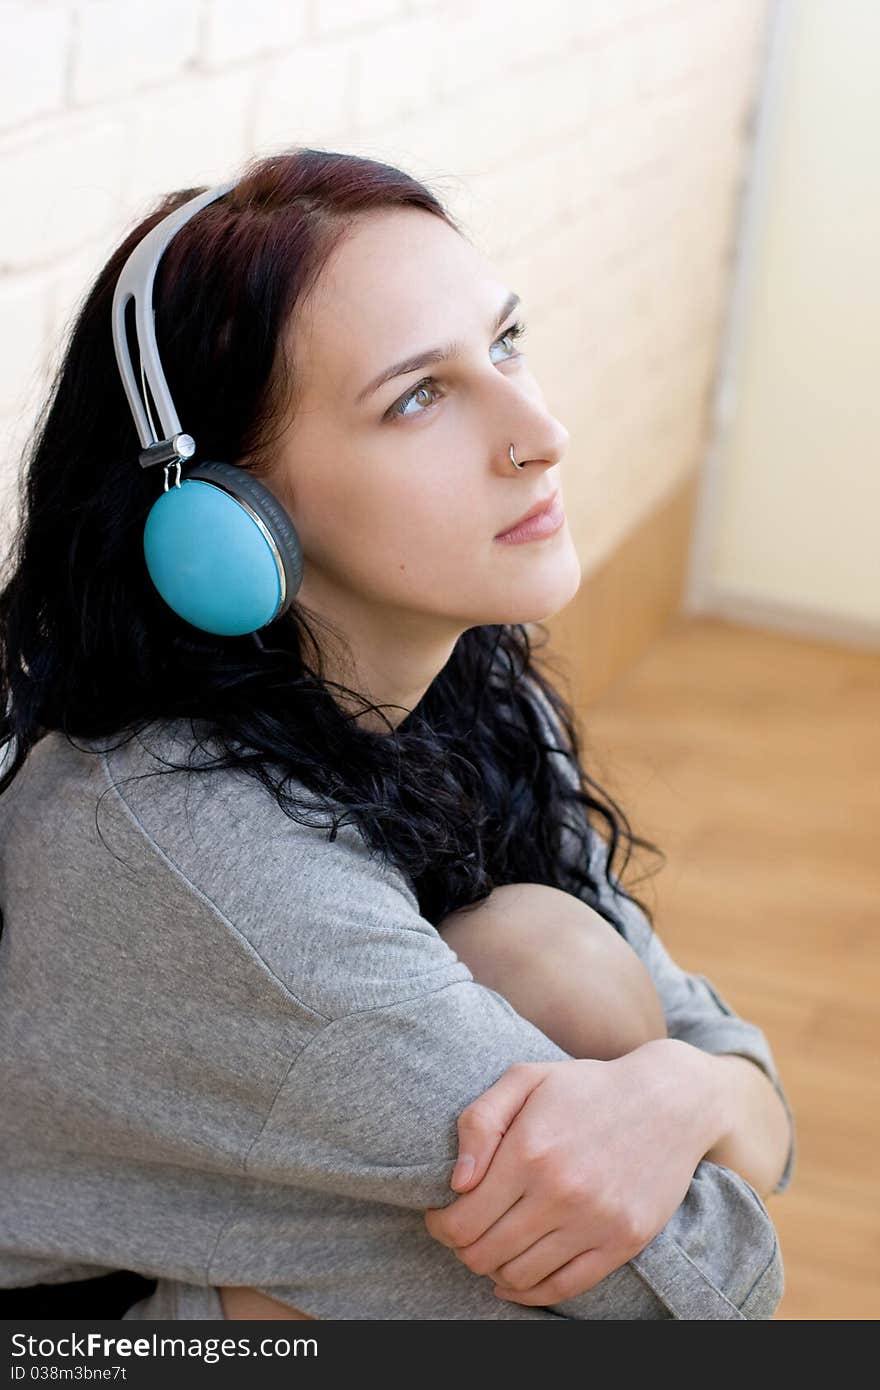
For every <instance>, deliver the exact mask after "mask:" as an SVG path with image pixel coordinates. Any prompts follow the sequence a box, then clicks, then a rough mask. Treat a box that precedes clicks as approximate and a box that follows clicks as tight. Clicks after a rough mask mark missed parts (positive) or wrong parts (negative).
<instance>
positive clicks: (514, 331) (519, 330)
mask: <svg viewBox="0 0 880 1390" xmlns="http://www.w3.org/2000/svg"><path fill="white" fill-rule="evenodd" d="M525 331H526V326H525V323H523V321H522V320H521V319H517V321H516V323H514V324H512V325H511V326H510V328H506V329H505V330H504V332H503V333H502V334H501V337H500V338H496V339H495V342H494V343H493V344H492V346H493V348H494V347H497V346H498V344H499V343H504V342H508V343H509V344H510V348H511V352H510V354H509V355H508V357H507V358H506V359H504V360H506V361H513V360H514V358H516V357H520V356H522V354H521V353H519V352H514V351H513V345H514V343H516V341H517V340H518V339H519V338H522V336H523V334H524V333H525ZM423 391H424V392H425V393H426V394H427V393H429V392H430V393H433V395H435V396H437V394H438V393H437V388H436V386H435V383H434V378H433V377H430V376H426V377H424V378H423V379H422V380H421V381H420V382H418V383H417V384H416V385H415V386H413V387H412V389H411V390H409V391H407V393H406V395H405V396H401V397H400V399H399V400H398V401H395V403H394V405H392V406H389V408H388V410H386V412H385V417H384V418H385V419H386V420H393V419H394V418H395V417H396V416H397V417H400V418H402V419H411V418H412V416H413V414H415V415H427V413H428V411H429V410H432V409H433V407H434V405H435V404H436V401H429V402H428V404H427V405H426V406H425V408H424V410H417V411H414V412H413V411H408V410H407V406H408V405H409V403H410V401H414V400H415V399H416V397H417V396H420V395H421V394H422V392H423Z"/></svg>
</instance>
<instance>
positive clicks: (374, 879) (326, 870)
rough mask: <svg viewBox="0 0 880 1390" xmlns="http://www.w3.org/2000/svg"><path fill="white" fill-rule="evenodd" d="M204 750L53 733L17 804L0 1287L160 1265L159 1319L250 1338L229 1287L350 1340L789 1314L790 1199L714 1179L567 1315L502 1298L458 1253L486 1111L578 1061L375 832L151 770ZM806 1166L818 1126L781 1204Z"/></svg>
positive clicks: (7, 865) (143, 1304)
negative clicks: (484, 977)
mask: <svg viewBox="0 0 880 1390" xmlns="http://www.w3.org/2000/svg"><path fill="white" fill-rule="evenodd" d="M189 734H190V730H189V725H188V723H182V722H178V723H172V722H169V723H166V724H164V725H162V726H160V727H158V728H156V727H154V728H152V729H151V730H150V731H148V732H147V733H145V734H144V735H143V740H141V739H137V738H135V739H134V740H132V741H131V742H130V743H128V744H126V745H123V746H122V747H120V748H119V749H117V750H115V751H110V752H107V753H106V754H99V755H97V756H96V755H95V753H94V752H83V751H81V750H79V749H77V748H75V747H72V746H71V745H70V744H69V743H68V741H67V740H66V739H65V738H64V736H63V735H62V734H60V733H57V732H52V733H49V734H47V735H46V736H45V737H44V738H43V739H42V740H41V741H40V742H39V743H38V744H37V745H36V747H35V748H34V749H32V751H31V753H30V755H29V757H28V759H27V762H26V763H25V766H24V767H23V768H22V770H21V771H20V772H19V774H18V776H17V778H16V779H15V781H14V782H13V784H12V786H11V787H10V788H9V789H8V790H7V792H6V793H5V794H4V795H3V796H2V797H0V905H2V910H3V916H4V922H5V926H4V930H3V935H2V938H0V1170H2V1181H0V1288H3V1287H6V1288H9V1287H16V1286H24V1285H29V1284H34V1283H55V1282H63V1281H67V1280H77V1279H85V1278H89V1277H92V1276H97V1275H101V1274H104V1273H107V1272H108V1271H110V1270H115V1269H130V1270H134V1271H137V1272H138V1273H141V1274H143V1275H145V1276H147V1277H148V1278H155V1279H157V1280H158V1284H157V1287H156V1291H155V1293H154V1294H153V1295H151V1296H150V1297H148V1298H146V1299H142V1300H141V1301H140V1302H139V1303H137V1304H135V1306H134V1307H133V1308H132V1309H130V1310H129V1312H128V1313H127V1314H126V1315H125V1316H126V1318H132V1319H134V1318H145V1319H156V1318H177V1319H196V1318H222V1316H223V1313H222V1308H221V1306H220V1301H219V1296H218V1294H217V1286H222V1285H226V1284H233V1285H248V1286H251V1287H254V1288H256V1289H258V1290H259V1291H260V1292H263V1293H266V1294H268V1295H269V1296H271V1297H272V1298H276V1299H278V1300H280V1301H281V1302H282V1303H287V1304H288V1305H290V1306H293V1307H297V1308H300V1309H302V1310H303V1311H304V1312H306V1313H309V1314H311V1315H313V1316H315V1317H317V1318H322V1319H325V1318H346V1319H365V1318H378V1319H418V1318H430V1319H458V1318H463V1319H473V1318H477V1319H483V1318H487V1319H499V1320H502V1319H538V1318H540V1319H547V1318H552V1317H559V1316H562V1317H567V1318H576V1319H582V1318H584V1319H586V1318H602V1319H620V1318H635V1319H642V1318H696V1319H707V1318H708V1319H714V1318H771V1317H772V1316H773V1312H774V1309H775V1308H776V1306H777V1305H778V1303H779V1300H780V1298H781V1296H782V1291H783V1270H782V1263H781V1258H780V1251H779V1245H778V1241H777V1237H776V1233H775V1230H774V1227H773V1224H772V1222H771V1220H770V1217H769V1215H768V1213H767V1209H766V1207H765V1205H764V1203H763V1202H762V1201H761V1199H760V1197H759V1196H758V1194H757V1193H756V1192H755V1190H754V1189H753V1188H752V1187H751V1186H750V1184H749V1183H748V1182H746V1181H745V1180H744V1179H743V1178H742V1177H740V1176H739V1175H738V1174H737V1173H735V1172H734V1171H733V1170H731V1169H729V1168H727V1167H724V1166H721V1165H718V1164H715V1163H710V1162H707V1161H705V1160H704V1161H702V1162H701V1163H700V1164H699V1165H698V1167H697V1169H696V1172H695V1173H694V1176H693V1179H692V1182H691V1184H690V1187H689V1190H688V1193H687V1195H686V1197H685V1199H684V1201H683V1202H682V1204H681V1206H680V1207H679V1208H678V1209H677V1210H676V1212H675V1213H674V1214H673V1216H672V1218H671V1219H670V1221H669V1222H668V1223H667V1225H666V1226H665V1227H664V1229H663V1230H662V1231H661V1232H660V1233H659V1234H658V1235H657V1236H655V1238H654V1239H653V1240H652V1241H651V1242H650V1244H649V1245H647V1246H646V1247H645V1249H644V1250H642V1251H641V1252H640V1253H639V1254H638V1255H637V1256H635V1257H634V1258H633V1259H632V1260H630V1261H629V1262H628V1263H627V1264H625V1265H622V1266H621V1267H620V1268H619V1269H616V1270H614V1271H613V1272H612V1273H611V1274H610V1275H608V1276H607V1277H606V1278H605V1279H603V1280H602V1281H601V1283H599V1284H598V1285H596V1286H595V1287H594V1288H592V1289H589V1290H587V1291H586V1292H585V1293H582V1294H579V1295H577V1296H576V1297H572V1298H569V1299H567V1300H565V1301H564V1302H560V1303H556V1304H553V1305H552V1306H548V1307H526V1306H522V1305H520V1304H514V1303H507V1302H504V1301H502V1300H500V1299H497V1298H496V1297H495V1296H494V1294H493V1292H492V1285H493V1281H492V1279H491V1278H489V1277H488V1276H481V1275H476V1274H474V1273H473V1272H472V1271H470V1270H469V1269H468V1268H467V1267H466V1266H465V1265H464V1264H463V1263H462V1262H461V1261H460V1260H459V1259H458V1258H457V1257H456V1255H455V1254H454V1253H453V1252H452V1251H451V1250H449V1249H447V1248H446V1247H445V1246H443V1245H441V1244H440V1243H439V1242H438V1241H435V1240H434V1239H433V1238H432V1237H431V1236H430V1235H429V1233H428V1231H427V1229H426V1227H425V1224H424V1210H425V1208H426V1207H429V1206H437V1207H439V1206H445V1205H447V1204H448V1203H450V1202H451V1201H454V1200H455V1197H456V1194H455V1192H454V1191H453V1189H452V1188H451V1187H450V1185H449V1182H450V1178H451V1175H452V1170H453V1168H454V1166H455V1161H456V1157H457V1153H458V1135H457V1128H456V1121H457V1118H458V1116H459V1114H460V1113H461V1111H462V1110H463V1109H464V1108H465V1106H467V1105H468V1104H469V1103H470V1102H471V1101H472V1100H474V1099H475V1098H476V1097H477V1096H479V1095H481V1094H482V1092H483V1091H485V1090H486V1089H487V1088H488V1087H489V1086H491V1085H492V1084H493V1082H495V1081H496V1080H497V1079H498V1078H499V1077H500V1076H501V1075H502V1073H503V1072H504V1071H506V1069H507V1068H508V1067H510V1066H511V1065H512V1064H513V1063H514V1062H542V1061H562V1060H565V1059H566V1058H567V1057H568V1055H569V1054H568V1053H566V1052H564V1051H563V1050H562V1049H561V1048H560V1047H558V1046H557V1045H556V1044H555V1043H554V1042H553V1041H552V1040H551V1039H550V1038H548V1037H547V1036H546V1035H545V1034H544V1033H542V1032H541V1031H539V1029H538V1028H536V1027H535V1026H534V1025H533V1024H532V1023H530V1022H529V1021H528V1020H527V1019H525V1018H523V1017H522V1016H521V1015H519V1014H518V1013H517V1012H516V1011H515V1010H514V1009H513V1008H512V1007H511V1005H510V1004H509V1003H508V1002H507V1001H506V1000H505V999H504V998H503V997H502V996H501V995H500V994H498V993H496V992H495V991H494V990H492V989H489V988H486V987H484V986H482V985H480V984H478V983H476V982H475V980H474V978H473V976H472V975H471V973H470V971H469V970H468V968H467V967H466V966H465V964H464V962H463V961H461V960H459V958H458V956H457V955H456V954H455V952H454V951H453V950H452V949H451V947H449V946H447V945H446V943H445V942H444V940H443V938H442V937H441V935H440V934H439V933H438V932H437V931H436V930H435V928H434V927H433V926H432V925H431V924H430V923H429V922H428V921H427V919H426V918H424V917H423V916H422V915H421V914H420V912H419V907H418V902H417V899H416V896H415V893H414V891H413V886H412V884H411V882H410V881H409V880H408V879H407V878H406V877H405V876H404V875H402V874H401V873H400V872H399V871H398V870H397V869H395V868H393V867H390V866H385V865H380V864H378V863H377V862H376V860H375V859H373V858H371V857H370V855H369V852H368V848H367V845H366V842H365V841H364V839H363V837H362V836H361V834H360V832H359V831H358V830H357V829H356V828H355V827H352V826H349V827H343V828H342V829H341V830H340V831H339V834H338V837H337V839H336V840H335V842H333V843H330V842H329V841H328V839H327V837H326V836H327V832H326V831H325V830H321V829H318V828H308V827H305V826H302V825H300V824H299V823H297V822H295V821H292V820H290V819H289V818H288V817H286V816H285V815H284V813H283V812H282V811H281V810H280V808H279V807H278V806H277V804H276V803H275V801H274V799H273V798H272V796H271V794H270V793H269V792H268V791H267V790H266V789H265V788H264V787H262V786H261V784H259V783H258V782H256V781H255V780H254V779H252V778H250V777H248V776H247V775H245V774H244V773H241V772H240V771H221V772H211V773H207V774H205V773H199V774H188V773H185V772H183V773H181V772H172V773H168V772H162V773H161V775H158V776H152V777H148V778H147V779H146V780H143V781H128V780H126V779H128V778H133V777H135V776H137V775H138V774H140V773H144V772H150V771H157V770H160V769H162V768H163V767H164V763H163V761H162V758H163V757H166V756H173V757H174V758H175V760H183V758H184V757H185V754H186V752H187V751H188V741H189ZM78 741H79V742H83V743H84V742H85V741H84V740H78ZM111 742H113V740H111V739H107V740H103V741H100V740H98V741H95V743H94V744H93V745H92V746H93V747H94V748H96V749H97V748H100V747H101V746H103V745H104V744H108V743H111ZM96 820H97V824H96ZM98 827H100V834H99V830H98ZM102 837H103V838H102ZM594 854H595V856H596V858H595V860H594V867H596V868H598V864H599V862H600V859H601V856H604V854H605V846H604V845H603V844H602V842H601V841H600V839H599V837H598V836H594ZM600 881H601V874H600ZM603 891H604V888H603ZM614 906H615V908H616V910H617V911H618V912H620V911H622V912H623V914H624V925H625V935H626V939H627V940H628V941H629V942H630V944H631V945H632V947H633V948H634V949H635V950H636V951H637V952H638V954H639V955H640V956H641V958H642V959H643V961H644V962H645V965H646V967H647V968H648V970H649V972H650V974H651V976H652V978H653V980H654V983H655V985H656V988H657V990H658V992H659V994H660V997H661V999H662V1001H663V1005H664V1009H665V1014H666V1020H667V1026H668V1030H669V1034H670V1036H672V1037H677V1038H683V1039H685V1040H686V1041H687V1042H689V1043H692V1044H694V1045H695V1046H697V1047H700V1048H703V1049H705V1050H706V1051H708V1052H714V1053H725V1052H736V1053H740V1054H741V1055H743V1056H745V1057H748V1058H751V1059H752V1060H753V1061H754V1062H755V1063H756V1064H757V1066H758V1067H760V1068H761V1069H762V1070H763V1071H764V1072H765V1073H766V1074H767V1076H769V1077H770V1079H771V1080H772V1082H773V1084H774V1086H775V1087H776V1089H777V1091H778V1093H779V1095H780V1096H781V1098H782V1099H783V1102H784V1104H785V1107H786V1110H787V1112H788V1114H789V1118H790V1120H791V1118H792V1117H791V1110H790V1107H789V1104H788V1100H787V1098H786V1096H785V1093H784V1091H783V1089H782V1086H781V1083H780V1080H779V1076H778V1073H777V1069H776V1066H775V1064H774V1060H773V1057H772V1054H771V1051H770V1048H769V1046H768V1043H767V1040H766V1038H765V1036H764V1034H763V1033H762V1032H761V1030H760V1029H759V1028H758V1027H756V1026H755V1025H754V1024H751V1023H749V1022H747V1021H746V1020H744V1019H742V1018H740V1017H739V1016H738V1015H737V1014H736V1013H735V1012H734V1011H733V1009H732V1008H731V1007H730V1006H729V1005H728V1004H727V1003H726V1002H725V1001H724V1000H723V999H722V998H721V997H720V996H719V994H718V993H717V991H716V990H715V989H714V988H713V986H712V984H711V983H710V982H709V980H707V979H706V978H704V977H703V976H701V975H694V974H687V973H686V972H684V971H683V970H682V969H680V968H679V966H677V965H676V964H675V962H674V961H673V960H672V958H671V957H670V955H669V954H668V952H667V951H666V950H665V948H664V946H663V944H662V941H661V939H660V938H659V936H658V935H657V934H656V932H653V933H652V931H651V930H650V927H649V924H648V922H647V920H646V918H645V916H644V914H643V913H642V912H641V911H640V910H639V909H638V908H637V907H636V906H635V904H633V903H631V902H630V901H629V900H625V899H617V900H616V901H615V903H614ZM794 1149H795V1137H794V1126H793V1121H792V1135H791V1149H790V1152H789V1155H788V1162H787V1165H786V1170H785V1173H784V1174H783V1176H782V1178H781V1180H780V1182H779V1184H778V1185H777V1188H776V1191H777V1192H781V1191H783V1190H784V1189H785V1188H786V1187H787V1186H788V1184H789V1182H790V1180H791V1175H792V1169H793V1163H794Z"/></svg>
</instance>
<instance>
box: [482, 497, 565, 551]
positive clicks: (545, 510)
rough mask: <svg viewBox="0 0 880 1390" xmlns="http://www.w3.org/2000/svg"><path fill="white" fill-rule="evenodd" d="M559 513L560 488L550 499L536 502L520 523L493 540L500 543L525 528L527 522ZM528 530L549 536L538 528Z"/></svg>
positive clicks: (545, 498)
mask: <svg viewBox="0 0 880 1390" xmlns="http://www.w3.org/2000/svg"><path fill="white" fill-rule="evenodd" d="M557 511H561V503H560V500H559V489H558V488H557V489H556V490H555V492H552V493H551V494H550V496H549V497H542V498H541V500H540V501H539V502H536V503H535V504H534V506H532V507H530V508H529V510H528V511H527V512H524V513H523V515H522V516H521V517H520V518H519V520H518V521H515V522H514V523H513V525H512V526H509V527H508V528H507V530H506V531H499V532H498V534H497V535H496V536H495V537H494V538H493V539H494V540H496V541H500V540H503V539H504V538H505V537H507V536H511V537H512V536H513V534H514V532H518V531H519V530H520V528H521V527H525V526H526V523H527V522H538V521H539V520H543V518H544V517H545V516H549V515H550V514H551V513H552V514H553V515H554V516H555V514H556V512H557ZM560 524H561V521H560ZM528 529H529V531H531V530H532V529H534V530H535V534H536V535H541V534H549V532H546V531H544V530H543V529H541V528H538V527H537V526H536V527H534V528H531V527H530V528H528ZM554 529H556V528H554Z"/></svg>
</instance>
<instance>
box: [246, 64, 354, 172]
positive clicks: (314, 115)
mask: <svg viewBox="0 0 880 1390" xmlns="http://www.w3.org/2000/svg"><path fill="white" fill-rule="evenodd" d="M352 64H353V56H352V50H351V47H350V45H349V44H348V43H347V42H338V43H328V44H305V45H303V46H302V47H300V48H296V49H294V51H293V52H292V53H290V54H289V55H287V56H285V57H281V58H276V59H273V60H272V61H271V63H268V64H267V65H266V66H265V67H264V68H263V70H262V71H261V74H260V77H259V81H258V83H257V86H256V92H255V103H254V114H253V142H254V145H255V146H256V148H257V149H258V151H260V152H262V151H263V150H264V149H266V148H267V147H269V146H271V147H272V148H279V149H280V148H285V147H287V146H289V145H308V144H317V145H319V146H321V147H324V146H325V145H326V144H327V142H328V141H329V140H332V139H333V138H334V137H335V136H337V135H338V134H339V133H341V132H342V131H343V130H344V129H345V128H347V126H348V124H349V96H350V90H351V81H352Z"/></svg>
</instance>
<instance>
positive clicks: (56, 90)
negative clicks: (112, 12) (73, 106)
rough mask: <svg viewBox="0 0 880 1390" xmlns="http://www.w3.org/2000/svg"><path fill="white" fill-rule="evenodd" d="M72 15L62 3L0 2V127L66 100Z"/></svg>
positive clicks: (55, 107) (54, 107)
mask: <svg viewBox="0 0 880 1390" xmlns="http://www.w3.org/2000/svg"><path fill="white" fill-rule="evenodd" d="M71 29H72V17H71V15H70V13H69V11H68V10H66V9H64V8H63V7H62V6H60V5H40V6H37V5H34V4H33V3H31V4H25V3H18V4H16V3H10V0H6V3H5V4H4V6H3V42H2V44H0V127H2V126H12V125H16V124H19V123H21V122H23V121H28V120H31V119H32V118H33V117H35V116H43V115H45V114H47V113H48V112H52V111H55V110H57V109H58V108H59V107H61V106H63V104H64V95H65V74H66V68H67V51H68V46H69V43H70V34H71Z"/></svg>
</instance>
